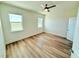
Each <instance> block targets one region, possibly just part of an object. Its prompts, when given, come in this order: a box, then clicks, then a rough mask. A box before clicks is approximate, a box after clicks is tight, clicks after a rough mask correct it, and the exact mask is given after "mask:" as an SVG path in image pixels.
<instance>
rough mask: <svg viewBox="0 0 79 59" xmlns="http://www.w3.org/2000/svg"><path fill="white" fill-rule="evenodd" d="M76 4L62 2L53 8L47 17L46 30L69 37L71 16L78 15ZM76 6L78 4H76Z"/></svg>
mask: <svg viewBox="0 0 79 59" xmlns="http://www.w3.org/2000/svg"><path fill="white" fill-rule="evenodd" d="M73 6H74V4H71V5H70V3H67V4H60V5H57V7H55V8H52V9H51V10H50V12H49V13H47V14H46V18H45V32H48V33H52V34H54V35H59V36H62V37H67V28H68V20H69V17H73V16H75V15H76V12H77V8H76V7H75V8H74V7H73ZM75 6H76V5H75Z"/></svg>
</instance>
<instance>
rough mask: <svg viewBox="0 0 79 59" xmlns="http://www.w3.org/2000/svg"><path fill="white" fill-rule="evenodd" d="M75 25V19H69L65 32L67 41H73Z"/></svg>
mask: <svg viewBox="0 0 79 59" xmlns="http://www.w3.org/2000/svg"><path fill="white" fill-rule="evenodd" d="M75 24H76V17H70V18H69V24H68V31H67V39H69V40H70V41H73V36H74V30H75Z"/></svg>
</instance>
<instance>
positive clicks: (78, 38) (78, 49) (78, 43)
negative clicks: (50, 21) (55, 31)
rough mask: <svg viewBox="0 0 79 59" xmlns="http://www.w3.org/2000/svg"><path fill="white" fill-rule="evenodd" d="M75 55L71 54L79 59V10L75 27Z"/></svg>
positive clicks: (73, 47)
mask: <svg viewBox="0 0 79 59" xmlns="http://www.w3.org/2000/svg"><path fill="white" fill-rule="evenodd" d="M72 50H73V53H71V57H76V58H79V10H78V16H77V21H76V27H75V34H74V40H73V46H72Z"/></svg>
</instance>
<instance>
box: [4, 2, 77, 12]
mask: <svg viewBox="0 0 79 59" xmlns="http://www.w3.org/2000/svg"><path fill="white" fill-rule="evenodd" d="M3 3H7V4H11V5H15V6H18V7H21V8H25V9H29V10H33V11H37V12H41V13H45V12H44V11H43V8H42V6H41V5H44V4H45V3H47V4H48V5H53V4H56V7H55V8H57V9H58V8H60V9H62V10H64V9H65V10H66V9H70V8H72V7H75V6H76V5H77V4H78V2H77V1H3ZM51 10H53V8H52V9H51Z"/></svg>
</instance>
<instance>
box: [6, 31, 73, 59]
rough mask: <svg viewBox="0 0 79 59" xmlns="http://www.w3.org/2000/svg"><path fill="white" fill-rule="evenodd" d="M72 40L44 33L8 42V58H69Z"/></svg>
mask: <svg viewBox="0 0 79 59" xmlns="http://www.w3.org/2000/svg"><path fill="white" fill-rule="evenodd" d="M71 45H72V44H71V41H69V40H66V39H64V38H60V37H57V36H54V35H51V34H47V33H42V34H39V35H35V36H32V37H29V38H26V39H23V40H20V41H17V42H14V43H11V44H8V45H7V47H6V49H7V52H6V53H7V55H6V57H7V58H69V56H70V51H69V50H70V49H71Z"/></svg>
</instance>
